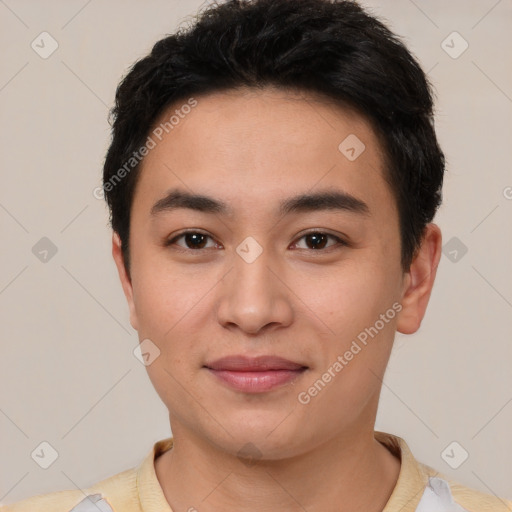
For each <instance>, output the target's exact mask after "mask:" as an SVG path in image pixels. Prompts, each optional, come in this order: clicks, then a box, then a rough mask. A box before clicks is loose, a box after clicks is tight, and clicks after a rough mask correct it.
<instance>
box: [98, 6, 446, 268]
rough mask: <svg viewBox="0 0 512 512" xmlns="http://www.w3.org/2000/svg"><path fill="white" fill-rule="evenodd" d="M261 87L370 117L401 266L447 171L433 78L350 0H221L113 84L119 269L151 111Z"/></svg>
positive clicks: (109, 159)
mask: <svg viewBox="0 0 512 512" xmlns="http://www.w3.org/2000/svg"><path fill="white" fill-rule="evenodd" d="M265 86H274V87H278V88H281V89H283V90H299V91H303V92H306V93H307V92H309V93H315V94H316V95H321V96H322V97H324V98H326V99H330V100H334V101H335V102H339V103H340V104H342V105H346V106H349V107H351V108H353V109H354V110H355V111H356V112H358V113H359V114H361V115H363V116H364V117H366V118H367V119H368V120H369V121H370V123H371V125H372V128H373V129H374V131H375V133H376V134H377V136H378V138H379V140H380V141H381V146H382V148H381V149H382V150H383V153H384V156H385V158H384V160H385V168H384V178H385V180H386V181H387V183H388V184H389V185H390V187H391V190H392V192H393V195H394V197H395V199H396V204H397V209H398V215H399V225H400V235H401V265H402V268H403V270H404V271H408V270H409V268H410V264H411V262H412V260H413V258H414V256H415V254H416V251H417V249H418V247H419V245H420V244H421V241H422V237H423V234H424V228H425V226H426V224H427V223H429V222H431V221H432V219H433V217H434V215H435V213H436V211H437V208H438V207H439V205H440V204H441V200H442V183H443V175H444V170H445V159H444V155H443V152H442V150H441V149H440V147H439V144H438V142H437V138H436V134H435V130H434V122H433V91H432V86H431V84H430V83H429V81H428V79H427V77H426V75H425V73H424V72H423V70H422V69H421V67H420V65H419V64H418V62H417V60H416V59H415V58H414V56H413V55H412V54H411V53H410V52H409V51H408V50H407V48H406V46H405V45H404V43H403V42H402V41H401V40H400V39H399V38H398V37H397V36H396V35H395V34H393V33H392V32H391V31H390V30H389V29H388V28H387V27H386V25H385V24H384V23H383V22H382V21H380V20H379V19H378V18H377V17H375V16H374V15H372V14H369V13H368V12H367V11H365V10H364V9H363V8H362V7H361V6H360V5H358V4H357V3H356V2H355V1H336V0H293V1H291V0H227V1H225V2H223V3H214V4H210V5H206V6H205V7H204V9H203V10H201V11H199V13H198V14H197V15H196V16H195V18H194V22H193V23H191V24H190V26H188V27H183V26H181V27H180V28H179V29H178V30H177V31H176V33H174V34H171V35H169V36H167V37H165V38H163V39H161V40H159V41H157V42H156V44H155V45H154V46H153V48H152V50H151V52H150V53H149V54H148V55H147V56H146V57H144V58H142V59H141V60H139V61H137V62H136V63H135V64H134V65H133V66H132V67H131V69H130V70H129V72H128V73H127V75H126V76H125V77H124V78H123V79H122V81H121V82H120V84H119V85H118V87H117V90H116V97H115V105H114V107H113V108H112V110H111V112H110V115H111V118H110V121H111V124H112V141H111V145H110V147H109V149H108V151H107V154H106V158H105V163H104V168H103V189H104V191H105V198H106V201H107V204H108V207H109V210H110V223H111V226H112V229H113V230H114V231H115V232H117V233H118V234H119V237H120V239H121V243H122V252H123V257H124V262H125V267H126V269H127V271H128V274H129V273H130V272H129V270H130V265H129V251H128V241H129V233H130V210H131V206H132V200H133V196H134V190H135V186H136V183H137V177H138V175H139V170H140V162H141V161H142V157H141V156H140V152H139V149H140V148H141V147H142V146H144V144H145V143H146V141H147V138H148V134H149V133H150V130H151V129H152V128H153V125H154V123H155V121H156V120H157V119H158V118H159V116H160V115H161V114H162V113H164V112H165V110H166V109H167V107H169V106H170V105H171V104H174V103H176V102H178V101H186V99H187V98H188V99H189V100H190V98H191V97H192V95H194V96H195V97H197V96H200V95H201V94H209V93H214V92H222V91H226V90H229V89H238V88H255V89H258V88H264V87H265ZM340 142H341V141H340ZM127 162H130V165H129V166H128V167H127ZM122 169H124V172H122Z"/></svg>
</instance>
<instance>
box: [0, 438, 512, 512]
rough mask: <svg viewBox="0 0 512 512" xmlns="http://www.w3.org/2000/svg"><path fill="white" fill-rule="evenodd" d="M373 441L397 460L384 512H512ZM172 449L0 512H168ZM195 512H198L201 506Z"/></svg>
mask: <svg viewBox="0 0 512 512" xmlns="http://www.w3.org/2000/svg"><path fill="white" fill-rule="evenodd" d="M375 438H376V439H377V440H378V441H379V442H381V443H382V444H384V445H385V446H386V447H387V448H388V449H389V450H390V451H391V452H393V453H394V454H396V455H397V456H398V457H400V459H401V468H400V474H399V476H398V481H397V483H396V486H395V488H394V490H393V493H392V494H391V496H390V498H389V500H388V502H387V504H386V506H385V507H384V510H383V511H382V512H512V501H509V500H505V499H500V498H498V497H495V496H492V495H489V494H484V493H481V492H478V491H475V490H472V489H469V488H467V487H464V486H463V485H461V484H459V483H457V482H455V481H451V480H449V479H448V478H447V477H446V476H444V475H443V474H441V473H439V472H438V471H435V470H434V469H432V468H431V467H429V466H427V465H425V464H422V463H421V462H418V461H417V460H416V459H415V458H414V456H413V455H412V453H411V451H410V449H409V447H408V446H407V443H406V442H405V441H404V440H403V439H402V438H400V437H397V436H394V435H392V434H387V433H385V432H379V431H375ZM171 448H172V438H167V439H163V440H161V441H158V442H157V443H155V444H154V446H153V449H152V450H151V452H150V453H149V454H148V455H147V456H146V457H145V458H144V460H143V461H142V462H141V463H140V464H139V465H138V466H137V467H135V468H132V469H128V470H126V471H123V472H122V473H118V474H117V475H114V476H111V477H109V478H106V479H105V480H102V481H101V482H98V483H97V484H95V485H92V486H91V487H89V488H87V489H84V492H82V491H80V490H71V491H58V492H52V493H49V494H43V495H38V496H33V497H31V498H28V499H25V500H22V501H19V502H17V503H14V504H12V505H6V506H3V507H0V512H111V511H113V512H172V509H171V508H170V506H169V504H168V503H167V500H166V499H165V496H164V493H163V491H162V488H161V487H160V483H159V482H158V479H157V477H156V473H155V466H154V461H155V458H156V457H158V456H159V455H161V454H162V453H164V452H165V451H167V450H170V449H171ZM429 479H430V480H429ZM91 495H97V496H91ZM87 496H90V497H89V498H87ZM193 507H194V504H192V506H191V508H190V510H192V511H193V510H194V508H193ZM195 507H196V509H197V510H198V511H200V503H197V504H196V505H195Z"/></svg>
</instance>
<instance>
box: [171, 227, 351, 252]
mask: <svg viewBox="0 0 512 512" xmlns="http://www.w3.org/2000/svg"><path fill="white" fill-rule="evenodd" d="M187 234H195V235H204V236H206V237H208V238H211V239H212V240H213V238H212V237H211V236H210V235H209V234H208V233H204V232H202V231H199V230H197V229H195V230H187V231H182V232H181V233H179V234H178V235H176V236H174V237H173V238H171V239H169V240H166V241H165V247H169V246H171V245H174V244H175V242H176V241H177V240H179V239H180V238H182V237H184V236H185V235H187ZM308 235H325V236H327V237H330V238H332V239H334V240H336V242H337V243H338V244H337V245H333V246H330V247H327V248H325V249H299V250H306V251H309V252H319V253H320V252H330V251H331V250H332V249H340V248H341V247H348V246H349V243H348V242H346V241H345V240H343V239H342V238H340V237H338V236H336V235H333V234H331V233H326V232H324V231H319V230H316V231H308V232H307V233H304V234H302V235H301V236H300V237H299V238H298V240H301V239H303V238H304V237H306V236H308ZM207 249H212V247H208V248H207ZM207 249H204V248H203V249H189V248H188V247H186V248H184V247H180V246H176V247H175V248H174V250H177V251H182V252H197V253H200V252H203V251H205V250H207Z"/></svg>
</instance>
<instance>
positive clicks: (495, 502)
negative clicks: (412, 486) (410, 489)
mask: <svg viewBox="0 0 512 512" xmlns="http://www.w3.org/2000/svg"><path fill="white" fill-rule="evenodd" d="M418 464H419V466H420V467H421V469H422V471H423V472H424V473H425V474H427V475H428V476H429V477H432V478H435V477H437V478H441V479H443V480H444V481H445V482H447V483H448V485H449V488H450V492H451V496H452V498H453V501H454V502H455V503H457V504H458V505H460V506H461V507H462V508H463V509H464V510H466V511H467V512H512V501H511V500H508V499H504V498H500V497H498V496H494V495H492V494H487V493H484V492H480V491H477V490H476V489H471V488H469V487H466V486H465V485H463V484H461V483H460V482H458V481H457V480H453V479H451V478H450V477H448V476H447V475H445V474H443V473H440V472H439V471H436V470H435V469H433V468H431V467H430V466H427V465H426V464H422V463H421V462H420V463H418Z"/></svg>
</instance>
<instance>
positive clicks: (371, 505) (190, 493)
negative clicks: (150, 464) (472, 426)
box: [155, 429, 400, 512]
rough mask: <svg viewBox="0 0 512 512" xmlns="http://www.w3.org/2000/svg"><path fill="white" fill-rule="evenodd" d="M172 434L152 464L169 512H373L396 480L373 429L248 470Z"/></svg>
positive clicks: (395, 464) (394, 464)
mask: <svg viewBox="0 0 512 512" xmlns="http://www.w3.org/2000/svg"><path fill="white" fill-rule="evenodd" d="M178 432H179V434H178ZM173 433H174V446H173V448H172V449H171V450H169V451H167V452H165V453H164V454H163V455H161V456H160V457H158V458H157V459H156V461H155V471H156V474H157V478H158V480H159V482H160V485H161V487H162V490H163V492H164V495H165V498H166V499H167V501H168V502H169V505H170V506H171V508H172V509H173V510H174V511H175V512H179V511H182V510H183V511H188V510H191V511H194V510H197V511H199V512H218V511H219V510H231V509H233V510H235V509H236V510H237V511H240V512H245V511H251V512H254V511H255V510H257V511H258V512H267V511H269V512H270V511H275V510H276V509H277V510H287V511H290V512H292V511H293V512H295V511H297V512H299V511H300V512H304V510H307V511H308V512H320V511H325V510H332V509H333V508H335V509H336V510H339V511H341V512H344V511H347V512H348V511H350V512H359V511H360V512H363V511H364V512H381V511H382V510H383V509H384V507H385V505H386V503H387V501H388V499H389V497H390V495H391V493H392V491H393V489H394V487H395V485H396V482H397V480H398V475H399V472H400V461H399V460H398V459H397V458H396V457H395V456H394V455H392V454H391V452H389V451H388V449H387V448H385V447H384V446H383V445H382V444H380V443H379V442H378V441H377V440H376V439H375V438H374V434H373V429H372V430H369V431H357V433H351V434H346V433H344V434H343V436H337V437H335V438H333V439H330V440H328V441H325V442H323V443H321V444H315V446H314V449H311V450H310V451H307V452H305V453H303V454H301V455H298V456H295V457H292V458H287V459H283V460H258V461H254V463H250V462H247V463H244V462H242V461H241V460H240V459H239V458H238V457H236V456H233V455H231V454H227V453H226V452H225V451H223V450H220V449H216V448H215V447H213V446H212V445H210V444H208V445H202V444H201V443H198V442H197V439H194V438H193V437H189V436H187V435H182V434H184V432H181V429H174V430H173ZM333 503H336V506H335V507H333Z"/></svg>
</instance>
